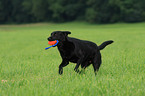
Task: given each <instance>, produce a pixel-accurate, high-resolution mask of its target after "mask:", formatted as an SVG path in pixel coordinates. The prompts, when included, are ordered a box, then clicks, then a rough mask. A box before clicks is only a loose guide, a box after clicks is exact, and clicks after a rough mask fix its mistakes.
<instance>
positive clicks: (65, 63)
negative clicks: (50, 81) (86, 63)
mask: <svg viewBox="0 0 145 96" xmlns="http://www.w3.org/2000/svg"><path fill="white" fill-rule="evenodd" d="M68 64H69V62H68V61H67V60H64V59H63V60H62V63H61V64H60V65H59V74H60V75H61V74H62V73H63V67H65V66H67V65H68Z"/></svg>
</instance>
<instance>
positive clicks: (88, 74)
mask: <svg viewBox="0 0 145 96" xmlns="http://www.w3.org/2000/svg"><path fill="white" fill-rule="evenodd" d="M54 30H69V31H71V32H72V34H71V35H70V37H76V38H80V39H83V40H90V41H93V42H96V44H98V45H100V44H101V43H102V42H103V41H106V40H114V41H115V42H114V43H113V44H111V45H109V46H107V47H106V48H105V49H104V50H102V51H101V53H102V61H103V62H102V65H101V67H100V70H99V72H98V75H97V76H96V77H95V75H94V72H93V67H92V66H89V67H88V68H87V69H86V70H85V74H80V75H79V74H77V73H75V72H74V70H73V69H74V67H75V64H73V63H70V64H69V65H68V66H66V67H65V68H64V73H63V75H59V74H58V66H59V64H60V62H61V57H60V56H59V53H58V50H57V48H51V49H49V50H44V49H45V48H46V47H48V46H49V45H48V44H47V42H48V41H47V39H46V38H47V37H48V36H49V35H50V33H51V32H52V31H54ZM0 96H145V23H136V24H124V23H119V24H106V25H95V24H88V23H84V22H81V23H80V22H72V23H61V24H53V23H38V24H24V25H0Z"/></svg>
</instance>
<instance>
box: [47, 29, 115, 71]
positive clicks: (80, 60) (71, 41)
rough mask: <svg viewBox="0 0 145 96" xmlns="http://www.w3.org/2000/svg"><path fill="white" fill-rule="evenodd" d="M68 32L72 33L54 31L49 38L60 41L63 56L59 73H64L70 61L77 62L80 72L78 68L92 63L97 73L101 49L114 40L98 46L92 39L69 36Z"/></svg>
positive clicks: (59, 46) (76, 69)
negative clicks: (64, 68)
mask: <svg viewBox="0 0 145 96" xmlns="http://www.w3.org/2000/svg"><path fill="white" fill-rule="evenodd" d="M68 34H71V32H69V31H54V32H52V33H51V36H50V37H49V38H48V40H49V41H53V40H58V41H59V43H58V45H57V47H58V50H59V52H60V55H61V57H62V62H61V64H60V65H59V74H62V73H63V67H65V66H67V65H68V64H69V62H73V63H77V64H76V66H75V68H74V70H75V71H76V72H80V71H79V70H78V68H79V66H80V65H81V68H83V69H85V68H86V67H88V66H89V65H90V64H92V65H93V68H94V72H95V74H96V71H98V70H99V67H100V65H101V53H100V50H102V49H104V48H105V47H106V46H107V45H109V44H111V43H113V41H112V40H110V41H105V42H103V43H102V44H101V45H100V46H97V45H96V44H95V43H93V42H91V41H85V40H80V39H76V38H71V37H68Z"/></svg>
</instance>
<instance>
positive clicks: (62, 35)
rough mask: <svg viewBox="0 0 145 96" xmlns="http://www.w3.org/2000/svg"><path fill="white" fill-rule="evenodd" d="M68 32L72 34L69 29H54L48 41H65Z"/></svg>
mask: <svg viewBox="0 0 145 96" xmlns="http://www.w3.org/2000/svg"><path fill="white" fill-rule="evenodd" d="M68 34H71V32H69V31H54V32H52V33H51V36H50V37H48V41H54V40H58V41H65V40H66V37H67V36H68Z"/></svg>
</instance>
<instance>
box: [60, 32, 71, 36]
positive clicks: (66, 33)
mask: <svg viewBox="0 0 145 96" xmlns="http://www.w3.org/2000/svg"><path fill="white" fill-rule="evenodd" d="M62 33H63V34H64V35H65V36H67V35H68V34H71V32H70V31H63V32H62Z"/></svg>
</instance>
